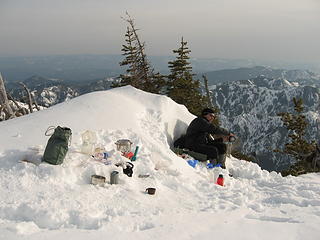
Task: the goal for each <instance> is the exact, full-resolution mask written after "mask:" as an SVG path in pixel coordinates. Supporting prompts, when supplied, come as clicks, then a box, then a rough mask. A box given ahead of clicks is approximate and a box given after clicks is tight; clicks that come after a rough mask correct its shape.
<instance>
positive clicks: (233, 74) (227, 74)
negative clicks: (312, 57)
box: [204, 66, 320, 86]
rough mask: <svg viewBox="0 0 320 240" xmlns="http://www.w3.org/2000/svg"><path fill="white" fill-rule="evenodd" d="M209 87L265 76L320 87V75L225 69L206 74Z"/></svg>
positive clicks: (270, 70) (268, 69)
mask: <svg viewBox="0 0 320 240" xmlns="http://www.w3.org/2000/svg"><path fill="white" fill-rule="evenodd" d="M204 75H205V76H206V77H207V79H208V84H209V85H216V84H222V83H226V82H232V81H236V80H247V79H251V78H255V77H257V76H260V75H263V76H265V77H267V78H274V79H277V78H282V79H287V80H288V81H290V82H299V83H301V84H304V85H310V86H312V85H314V86H320V74H317V73H314V72H311V71H308V70H285V69H274V68H271V67H265V66H255V67H245V68H236V69H224V70H218V71H210V72H206V73H204Z"/></svg>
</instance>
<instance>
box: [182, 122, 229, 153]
mask: <svg viewBox="0 0 320 240" xmlns="http://www.w3.org/2000/svg"><path fill="white" fill-rule="evenodd" d="M209 134H221V135H229V134H230V133H229V131H227V130H226V129H223V128H220V127H218V126H215V125H213V124H211V123H210V122H209V121H208V120H207V119H206V118H204V117H197V118H195V119H194V120H193V121H192V122H191V123H190V125H189V127H188V128H187V133H186V139H185V145H186V147H187V148H189V149H193V148H194V147H195V146H197V145H200V144H208V135H209Z"/></svg>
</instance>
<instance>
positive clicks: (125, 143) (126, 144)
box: [115, 139, 132, 153]
mask: <svg viewBox="0 0 320 240" xmlns="http://www.w3.org/2000/svg"><path fill="white" fill-rule="evenodd" d="M115 144H116V145H117V150H118V151H120V152H122V153H128V152H130V151H131V145H132V142H131V141H130V140H129V139H120V140H118V141H116V142H115Z"/></svg>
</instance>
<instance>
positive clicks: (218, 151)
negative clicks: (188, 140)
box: [192, 139, 227, 159]
mask: <svg viewBox="0 0 320 240" xmlns="http://www.w3.org/2000/svg"><path fill="white" fill-rule="evenodd" d="M192 150H193V151H195V152H199V153H202V154H206V155H207V158H208V159H217V158H218V155H222V154H225V153H226V152H227V145H226V144H224V143H223V142H222V140H220V139H217V140H214V141H210V142H209V143H207V144H196V145H195V146H193V147H192Z"/></svg>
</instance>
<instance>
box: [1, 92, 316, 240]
mask: <svg viewBox="0 0 320 240" xmlns="http://www.w3.org/2000/svg"><path fill="white" fill-rule="evenodd" d="M193 118H194V116H193V115H191V114H190V113H189V112H188V111H187V110H186V108H185V107H184V106H183V105H178V104H176V103H174V102H173V101H172V100H171V99H169V98H168V97H165V96H160V95H156V94H150V93H146V92H143V91H141V90H137V89H135V88H133V87H130V86H127V87H122V88H116V89H112V90H108V91H101V92H94V93H90V94H86V95H82V96H80V97H77V98H74V99H72V100H70V101H67V102H64V103H61V104H58V105H55V106H53V107H51V108H48V109H45V110H43V111H40V112H35V113H33V114H30V115H27V116H24V117H20V118H16V119H12V120H9V121H5V122H1V123H0V132H1V138H0V163H1V166H0V196H1V198H0V239H31V240H40V239H49V240H53V239H78V240H82V239H83V240H84V239H86V240H87V239H101V238H103V239H151V238H152V239H213V238H220V239H237V240H238V239H268V240H269V239H319V237H320V230H319V223H320V187H319V183H320V175H319V174H307V175H303V176H300V177H292V176H288V177H282V176H281V175H280V174H277V173H275V172H271V173H269V172H267V171H265V170H261V168H260V167H259V166H258V165H257V164H254V163H250V162H246V161H241V160H238V159H235V158H232V157H229V158H228V159H227V170H222V169H220V168H214V169H206V167H205V166H204V165H201V164H199V165H198V166H196V168H192V167H191V166H189V165H188V164H187V163H186V161H185V160H184V159H182V158H180V157H178V156H176V155H175V154H174V153H173V152H172V151H171V150H170V146H171V145H172V141H173V139H175V138H177V137H178V136H179V135H180V134H181V133H183V132H184V131H185V129H186V127H187V126H188V124H189V123H190V121H191V120H192V119H193ZM57 125H60V126H66V127H70V128H71V129H72V131H73V136H72V143H71V146H70V150H69V152H68V154H67V157H66V159H65V161H64V163H63V164H62V165H59V166H54V165H49V164H46V163H41V164H39V163H40V159H41V156H42V154H43V151H44V149H45V146H46V143H47V140H48V137H46V136H44V133H45V131H46V129H47V128H48V127H49V126H57ZM86 130H90V131H92V132H94V133H95V135H96V137H97V140H96V146H103V147H104V148H105V149H106V151H107V152H108V154H109V155H110V160H111V161H112V163H118V162H126V161H128V159H126V158H124V157H123V156H121V154H120V153H119V152H117V151H116V145H115V142H116V141H117V140H118V139H130V140H131V141H132V142H133V146H132V148H133V150H134V148H135V146H139V147H140V149H139V152H138V155H137V161H135V162H133V164H134V168H133V172H134V175H133V177H131V178H130V177H128V176H126V175H125V174H123V173H122V168H121V167H116V166H115V165H114V164H111V165H104V164H102V163H99V162H97V161H93V160H92V158H91V157H90V156H87V155H85V154H80V153H78V152H79V151H80V149H81V146H82V141H81V134H82V133H84V132H85V131H86ZM23 159H27V160H29V161H32V162H34V163H36V164H32V163H26V162H21V160H23ZM113 170H117V171H119V172H120V176H119V178H120V183H119V184H117V185H110V184H109V176H110V173H111V172H112V171H113ZM229 173H230V174H232V175H233V177H229V175H228V174H229ZM93 174H99V175H103V176H106V178H107V183H106V184H105V185H104V186H102V187H99V186H95V185H92V184H90V178H91V175H93ZM139 174H143V175H145V174H149V175H150V176H149V177H147V178H139V177H138V175H139ZM219 174H223V175H224V177H225V186H219V185H217V184H215V181H216V178H217V176H218V175H219ZM148 187H154V188H156V193H155V195H148V194H146V193H145V189H146V188H148Z"/></svg>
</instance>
